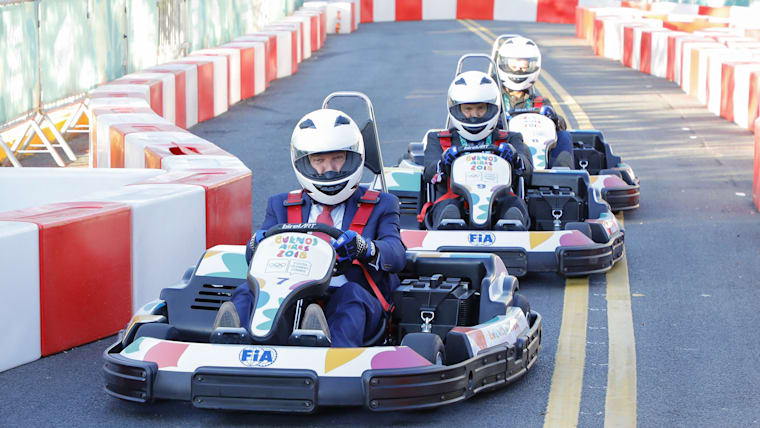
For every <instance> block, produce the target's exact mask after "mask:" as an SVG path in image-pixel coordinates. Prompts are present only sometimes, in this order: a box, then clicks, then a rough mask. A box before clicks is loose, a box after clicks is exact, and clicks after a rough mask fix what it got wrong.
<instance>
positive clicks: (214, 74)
mask: <svg viewBox="0 0 760 428" xmlns="http://www.w3.org/2000/svg"><path fill="white" fill-rule="evenodd" d="M177 62H179V63H180V64H197V65H198V121H199V122H203V121H205V120H208V119H211V118H212V117H215V116H219V115H221V114H224V112H226V111H227V109H228V108H229V106H230V104H229V97H228V93H229V91H228V89H227V87H228V86H227V85H228V80H227V70H228V66H227V59H226V58H225V57H224V56H218V55H217V56H213V55H194V56H187V57H184V58H182V59H181V60H179V61H177ZM209 67H211V68H210V70H211V72H210V73H209ZM202 69H203V71H201V70H202ZM209 78H210V82H209ZM209 83H210V87H209ZM201 86H203V88H201ZM209 98H210V99H209ZM209 103H210V106H211V110H210V111H209V109H208V108H209Z"/></svg>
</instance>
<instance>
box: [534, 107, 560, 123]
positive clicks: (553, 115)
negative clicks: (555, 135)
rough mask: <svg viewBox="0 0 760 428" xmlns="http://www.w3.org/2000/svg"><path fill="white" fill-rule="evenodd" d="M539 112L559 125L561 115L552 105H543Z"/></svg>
mask: <svg viewBox="0 0 760 428" xmlns="http://www.w3.org/2000/svg"><path fill="white" fill-rule="evenodd" d="M538 113H539V114H542V115H544V116H546V117H548V118H549V119H551V120H552V122H554V124H555V125H559V116H557V112H555V111H554V109H553V108H551V106H541V109H540V110H539V111H538Z"/></svg>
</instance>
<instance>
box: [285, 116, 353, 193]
mask: <svg viewBox="0 0 760 428" xmlns="http://www.w3.org/2000/svg"><path fill="white" fill-rule="evenodd" d="M337 151H345V152H346V162H345V163H344V164H343V167H342V168H341V170H340V171H338V172H334V171H327V172H325V173H324V174H319V173H317V171H316V170H315V169H314V168H313V167H312V166H311V162H310V161H309V155H312V154H317V153H329V152H337ZM290 159H291V162H292V163H293V170H294V171H295V172H296V178H297V179H298V182H299V183H301V186H302V187H303V188H304V190H306V192H307V193H308V194H309V196H310V197H311V198H312V199H313V200H315V201H317V202H319V203H321V204H325V205H336V204H339V203H341V202H343V201H345V200H346V199H348V198H349V197H350V196H351V195H352V194H353V193H354V192H355V191H356V188H357V186H358V185H359V181H360V180H361V178H362V172H363V169H362V167H363V166H364V139H363V138H362V133H361V131H359V127H358V126H356V123H354V121H353V120H352V119H351V118H350V117H348V115H347V114H345V113H343V112H342V111H338V110H331V109H320V110H315V111H313V112H311V113H309V114H307V115H306V116H304V117H303V118H301V120H299V121H298V125H296V127H295V129H294V130H293V136H292V137H291V138H290Z"/></svg>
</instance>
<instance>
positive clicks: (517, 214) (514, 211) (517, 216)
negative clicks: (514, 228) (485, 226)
mask: <svg viewBox="0 0 760 428" xmlns="http://www.w3.org/2000/svg"><path fill="white" fill-rule="evenodd" d="M501 218H502V219H504V220H517V221H519V222H520V224H522V225H523V226H524V227H528V225H527V224H525V223H526V222H525V217H523V213H522V211H520V209H519V208H517V207H510V208H509V209H508V210H507V212H505V213H504V215H502V216H501Z"/></svg>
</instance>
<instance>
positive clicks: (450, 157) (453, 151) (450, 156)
mask: <svg viewBox="0 0 760 428" xmlns="http://www.w3.org/2000/svg"><path fill="white" fill-rule="evenodd" d="M461 154H462V153H461V152H460V151H459V148H458V147H457V146H451V147H449V148H448V149H446V151H445V152H443V155H441V159H443V164H444V165H446V166H451V164H452V163H454V159H456V158H457V157H459V155H461Z"/></svg>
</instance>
